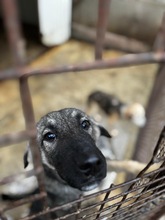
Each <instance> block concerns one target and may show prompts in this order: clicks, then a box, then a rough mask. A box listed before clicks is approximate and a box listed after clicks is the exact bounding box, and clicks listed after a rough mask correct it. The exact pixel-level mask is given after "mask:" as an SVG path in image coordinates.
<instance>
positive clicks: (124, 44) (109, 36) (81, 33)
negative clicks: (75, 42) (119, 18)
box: [72, 22, 149, 53]
mask: <svg viewBox="0 0 165 220" xmlns="http://www.w3.org/2000/svg"><path fill="white" fill-rule="evenodd" d="M72 37H75V38H76V39H80V40H85V41H88V42H92V43H93V42H95V41H96V29H95V28H92V27H87V26H85V25H82V24H79V23H75V22H74V23H72ZM104 48H114V49H118V50H120V51H121V50H122V51H125V52H129V53H143V52H147V51H149V46H148V45H146V44H144V43H142V42H140V41H138V40H135V39H133V38H127V37H125V36H121V35H118V34H115V33H110V32H106V34H105V39H104Z"/></svg>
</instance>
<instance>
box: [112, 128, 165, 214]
mask: <svg viewBox="0 0 165 220" xmlns="http://www.w3.org/2000/svg"><path fill="white" fill-rule="evenodd" d="M164 136H165V127H164V128H163V129H162V131H161V133H160V136H159V139H158V142H157V144H156V146H155V149H154V152H153V156H152V158H151V160H150V162H149V163H148V164H147V166H146V167H145V168H144V169H143V170H142V171H141V172H140V173H139V174H138V175H137V177H142V176H143V175H144V173H145V172H146V171H147V169H148V168H149V167H150V166H151V165H152V164H153V163H154V157H155V155H156V154H157V152H158V150H159V146H160V143H161V141H162V138H164ZM154 177H155V176H154V175H153V177H152V178H151V180H152V179H153V178H154ZM133 187H134V184H133V185H131V186H130V188H129V190H131V189H132V188H133ZM145 190H147V188H144V189H143V191H145ZM126 197H127V195H125V196H123V199H122V201H124V200H126ZM137 200H138V198H137V199H136V201H137ZM120 206H121V205H119V206H118V207H117V209H116V211H117V210H118V209H120Z"/></svg>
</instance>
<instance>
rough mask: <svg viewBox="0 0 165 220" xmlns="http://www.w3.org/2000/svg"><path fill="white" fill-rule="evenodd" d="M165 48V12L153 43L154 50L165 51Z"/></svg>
mask: <svg viewBox="0 0 165 220" xmlns="http://www.w3.org/2000/svg"><path fill="white" fill-rule="evenodd" d="M164 49H165V12H164V13H163V17H162V22H161V25H160V28H159V30H158V33H157V36H156V39H155V42H154V45H153V50H154V51H157V52H163V51H164Z"/></svg>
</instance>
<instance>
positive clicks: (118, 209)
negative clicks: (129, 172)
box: [0, 0, 165, 220]
mask: <svg viewBox="0 0 165 220" xmlns="http://www.w3.org/2000/svg"><path fill="white" fill-rule="evenodd" d="M1 3H2V8H3V14H4V24H5V27H6V33H7V36H8V41H9V45H10V48H11V52H12V57H13V61H14V67H13V68H12V69H7V70H4V71H1V72H0V80H8V79H13V78H16V79H18V81H19V85H20V97H21V102H22V108H23V112H24V118H25V124H26V128H25V131H20V132H14V133H12V134H11V133H10V134H6V135H3V136H1V137H0V146H7V145H10V144H13V143H18V142H20V141H23V140H28V139H30V141H31V143H32V145H31V146H32V149H31V150H32V155H33V157H34V158H35V160H34V170H33V171H29V172H26V173H25V175H26V176H31V175H36V176H37V178H38V183H39V189H40V193H38V194H35V195H33V196H30V197H28V198H24V199H21V200H18V201H14V202H12V203H10V204H8V205H7V206H5V207H1V208H0V219H6V218H5V217H4V213H5V212H6V211H7V210H10V209H13V208H15V207H18V206H21V205H23V204H26V203H29V202H32V201H35V200H40V201H42V202H43V205H44V209H43V211H41V212H40V213H37V214H35V215H32V216H28V217H24V218H23V219H24V220H30V219H35V218H36V217H39V216H44V217H45V218H46V219H49V217H50V216H49V214H50V213H52V212H54V211H57V210H60V209H65V208H66V207H68V206H69V207H71V206H76V211H75V212H73V213H71V214H67V215H66V216H63V217H60V218H58V219H68V218H69V217H73V216H74V217H75V218H76V219H111V220H115V219H121V220H122V219H128V220H129V219H136V218H137V219H157V218H158V217H160V216H161V215H163V214H164V205H162V204H163V203H164V201H165V194H164V193H165V184H164V178H165V176H164V170H165V167H164V165H165V128H163V130H162V132H161V134H160V137H159V140H158V142H157V145H156V147H155V150H154V153H153V155H152V158H151V160H150V162H149V163H148V164H147V166H146V167H145V168H144V170H142V171H141V172H140V173H139V175H138V176H137V177H136V178H134V179H133V180H131V181H127V182H124V183H122V184H119V185H113V184H112V185H110V187H109V188H108V189H106V190H103V191H100V192H97V193H94V194H91V195H88V196H84V197H82V198H79V199H78V200H76V201H73V202H70V203H69V204H65V205H62V206H60V207H54V208H51V209H50V208H49V207H48V205H47V199H46V198H47V193H46V191H45V186H44V174H43V168H42V164H41V158H40V153H39V150H38V148H37V147H35V146H36V141H35V134H36V130H35V120H34V113H33V106H32V102H31V95H30V90H29V86H28V77H30V76H33V75H38V76H40V75H42V74H59V73H66V72H70V71H85V70H92V69H101V68H110V67H122V66H130V65H135V64H136V65H138V64H144V63H157V62H159V63H161V62H163V63H164V61H165V53H164V51H157V52H148V53H141V54H134V55H133V54H128V55H124V56H121V57H120V58H117V59H111V60H101V59H102V50H103V45H104V37H105V32H106V26H107V19H108V13H109V11H108V10H107V8H108V7H109V4H110V0H99V6H100V7H99V11H98V15H99V16H98V26H97V39H96V48H95V58H96V59H100V60H97V61H93V62H90V63H82V64H79V65H73V66H65V67H63V66H61V67H53V66H52V67H49V68H42V69H34V68H30V67H28V65H26V62H25V61H26V59H25V48H24V40H23V38H22V34H21V26H20V20H19V15H18V10H17V2H16V0H1ZM163 30H164V29H163ZM159 37H160V35H159ZM159 39H160V38H159ZM157 42H159V46H154V49H155V47H157V48H160V42H161V44H164V42H163V43H162V41H160V40H159V41H158V40H157ZM155 45H156V44H155ZM162 77H163V76H162ZM163 79H164V77H163ZM145 144H146V143H145ZM144 146H145V145H144ZM155 163H160V167H159V168H158V169H156V170H154V171H152V172H150V173H147V170H148V169H149V168H150V167H151V166H152V165H153V164H155ZM18 175H21V174H18ZM14 178H15V175H13V176H9V177H6V178H4V179H2V180H0V185H3V184H7V183H10V182H12V181H13V180H14Z"/></svg>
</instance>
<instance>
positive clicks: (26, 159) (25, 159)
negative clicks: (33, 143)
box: [23, 143, 32, 169]
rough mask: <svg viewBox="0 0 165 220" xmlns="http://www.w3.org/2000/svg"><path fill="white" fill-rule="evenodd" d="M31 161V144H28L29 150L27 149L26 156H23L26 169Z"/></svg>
mask: <svg viewBox="0 0 165 220" xmlns="http://www.w3.org/2000/svg"><path fill="white" fill-rule="evenodd" d="M31 160H32V155H31V151H30V147H29V143H28V145H27V149H26V151H25V153H24V156H23V162H24V169H25V168H26V167H27V166H28V165H29V162H31Z"/></svg>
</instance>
